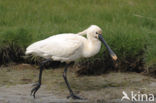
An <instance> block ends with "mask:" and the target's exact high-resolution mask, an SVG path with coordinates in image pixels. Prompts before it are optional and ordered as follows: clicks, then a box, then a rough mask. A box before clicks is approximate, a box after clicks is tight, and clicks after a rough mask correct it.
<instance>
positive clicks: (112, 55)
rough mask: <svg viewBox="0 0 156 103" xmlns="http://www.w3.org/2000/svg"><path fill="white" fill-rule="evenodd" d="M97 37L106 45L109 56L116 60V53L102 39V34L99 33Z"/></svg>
mask: <svg viewBox="0 0 156 103" xmlns="http://www.w3.org/2000/svg"><path fill="white" fill-rule="evenodd" d="M99 39H100V40H101V42H102V43H103V44H104V45H105V46H106V48H107V50H108V51H109V54H110V56H111V57H112V58H113V60H117V58H118V57H117V56H116V54H115V53H114V52H113V51H112V49H111V48H110V47H109V45H108V44H107V42H106V41H105V40H104V38H103V37H102V34H99Z"/></svg>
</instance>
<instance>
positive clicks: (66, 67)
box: [63, 64, 83, 99]
mask: <svg viewBox="0 0 156 103" xmlns="http://www.w3.org/2000/svg"><path fill="white" fill-rule="evenodd" d="M69 65H70V64H67V65H66V66H65V68H64V73H63V78H64V81H65V83H66V85H67V88H68V90H69V93H70V95H69V96H68V97H67V98H70V97H71V98H72V99H83V98H81V97H78V96H76V95H75V94H74V93H73V91H72V89H71V87H70V85H69V82H68V80H67V77H66V74H67V70H68V66H69Z"/></svg>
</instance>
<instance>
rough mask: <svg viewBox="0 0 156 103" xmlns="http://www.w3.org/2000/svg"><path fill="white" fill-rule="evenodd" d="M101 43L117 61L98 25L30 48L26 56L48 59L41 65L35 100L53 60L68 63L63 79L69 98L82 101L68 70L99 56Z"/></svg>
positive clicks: (46, 40) (32, 92) (37, 43)
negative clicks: (70, 80)
mask: <svg viewBox="0 0 156 103" xmlns="http://www.w3.org/2000/svg"><path fill="white" fill-rule="evenodd" d="M83 35H87V38H85V37H84V36H83ZM101 42H102V43H103V44H104V45H105V46H106V48H107V49H108V51H109V53H110V56H111V57H112V59H113V60H117V56H116V54H115V53H114V52H113V51H112V50H111V48H110V47H109V45H108V44H107V43H106V41H105V40H104V38H103V37H102V29H101V28H100V27H98V26H97V25H91V26H90V27H88V28H87V29H85V30H84V31H82V32H79V33H77V34H74V33H64V34H57V35H54V36H51V37H49V38H47V39H44V40H40V41H38V42H35V43H33V44H31V45H30V46H28V47H27V48H26V52H25V54H26V55H28V54H32V55H36V56H40V57H43V58H45V59H46V60H45V61H43V62H42V63H41V64H40V72H39V80H38V82H37V83H36V84H34V85H33V86H34V88H33V89H32V90H31V95H32V96H33V97H34V98H35V94H36V92H37V91H38V89H39V88H40V86H41V78H42V71H43V68H44V65H45V64H46V63H47V62H49V61H52V60H53V61H60V62H66V66H65V68H64V73H63V78H64V81H65V83H66V85H67V88H68V90H69V93H70V95H69V96H68V97H67V98H72V99H82V98H81V97H79V96H77V95H75V94H74V92H73V91H72V89H71V87H70V85H69V83H68V80H67V77H66V74H67V69H68V67H69V65H70V63H71V62H72V61H75V60H77V59H79V58H87V57H91V56H94V55H95V54H97V53H98V52H99V51H100V48H101Z"/></svg>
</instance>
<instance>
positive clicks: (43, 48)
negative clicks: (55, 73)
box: [26, 34, 85, 57]
mask: <svg viewBox="0 0 156 103" xmlns="http://www.w3.org/2000/svg"><path fill="white" fill-rule="evenodd" d="M84 40H85V39H84V37H82V36H78V35H75V34H61V35H56V36H51V37H49V38H47V39H45V40H41V41H38V42H36V43H34V44H32V45H30V46H29V47H28V48H27V52H26V53H27V54H31V53H32V54H37V55H38V56H43V55H48V56H58V57H69V56H71V55H72V54H74V53H75V52H76V50H78V49H80V48H82V46H83V41H84ZM29 51H30V52H29ZM28 52H29V53H28Z"/></svg>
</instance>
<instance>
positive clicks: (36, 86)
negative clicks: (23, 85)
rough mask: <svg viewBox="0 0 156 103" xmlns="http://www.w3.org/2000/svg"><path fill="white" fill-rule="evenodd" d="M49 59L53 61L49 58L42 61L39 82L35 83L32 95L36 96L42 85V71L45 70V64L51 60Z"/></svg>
mask: <svg viewBox="0 0 156 103" xmlns="http://www.w3.org/2000/svg"><path fill="white" fill-rule="evenodd" d="M49 61H51V59H47V60H45V61H43V62H42V63H41V65H40V73H39V80H38V82H37V83H36V84H34V85H33V86H34V88H33V89H32V90H31V95H32V96H33V97H34V98H35V94H36V92H37V91H38V89H39V88H40V86H41V79H42V71H43V68H44V65H45V64H46V63H47V62H49Z"/></svg>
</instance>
